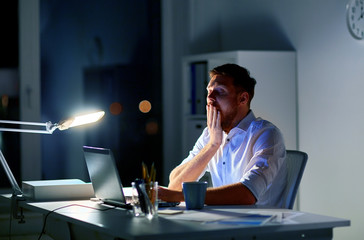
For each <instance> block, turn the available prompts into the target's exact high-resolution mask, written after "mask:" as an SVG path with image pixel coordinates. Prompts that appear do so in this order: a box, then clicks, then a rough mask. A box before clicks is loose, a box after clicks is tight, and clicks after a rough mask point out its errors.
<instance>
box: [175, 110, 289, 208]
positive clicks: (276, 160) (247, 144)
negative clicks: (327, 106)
mask: <svg viewBox="0 0 364 240" xmlns="http://www.w3.org/2000/svg"><path fill="white" fill-rule="evenodd" d="M209 139H210V136H209V132H208V128H205V129H204V131H203V133H202V134H201V136H200V137H199V139H198V140H197V142H196V144H195V146H194V147H193V149H192V151H190V153H189V156H188V157H187V158H186V159H185V160H183V162H182V163H181V164H184V163H186V162H187V161H190V160H191V159H192V158H193V157H194V156H196V155H197V154H198V153H199V151H201V149H202V148H203V147H204V146H205V145H206V144H207V143H208V142H209ZM285 156H286V149H285V145H284V140H283V137H282V134H281V132H280V130H279V129H278V128H277V127H276V126H274V125H273V124H272V123H270V122H268V121H266V120H263V119H261V118H256V117H255V116H254V113H253V112H252V111H250V112H249V113H248V115H247V116H246V117H245V118H244V119H243V120H242V121H241V122H240V123H239V124H238V125H237V126H236V127H235V128H233V129H231V131H230V132H229V134H226V133H225V132H224V133H223V141H222V144H221V146H220V148H219V149H218V151H217V152H216V154H215V155H214V157H213V158H212V159H211V160H210V162H209V163H208V165H207V167H206V169H205V171H209V172H210V173H211V179H212V184H213V186H214V187H219V186H223V185H228V184H232V183H237V182H241V183H242V184H244V185H245V186H246V187H247V188H248V189H249V190H250V191H251V192H252V193H253V195H254V196H255V198H256V199H257V203H256V204H257V205H266V206H276V207H280V206H281V205H282V201H283V199H282V194H283V191H284V189H285V187H286V178H287V169H286V164H285ZM204 173H205V172H203V173H202V174H201V176H200V177H202V176H203V175H204Z"/></svg>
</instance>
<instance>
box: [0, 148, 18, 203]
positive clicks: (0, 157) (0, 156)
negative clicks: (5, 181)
mask: <svg viewBox="0 0 364 240" xmlns="http://www.w3.org/2000/svg"><path fill="white" fill-rule="evenodd" d="M0 162H1V165H2V166H3V168H4V170H5V173H6V175H7V176H8V178H9V180H10V183H11V186H12V187H13V195H15V196H18V195H23V192H22V190H21V189H20V187H19V185H18V183H17V182H16V181H15V178H14V175H13V173H12V172H11V170H10V167H9V165H8V163H7V162H6V160H5V157H4V155H3V153H2V152H1V150H0Z"/></svg>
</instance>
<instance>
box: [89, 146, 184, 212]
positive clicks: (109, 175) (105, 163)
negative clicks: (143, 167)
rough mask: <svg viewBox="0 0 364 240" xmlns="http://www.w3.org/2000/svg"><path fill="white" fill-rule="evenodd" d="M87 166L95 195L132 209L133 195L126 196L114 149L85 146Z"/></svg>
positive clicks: (166, 204) (171, 204)
mask: <svg viewBox="0 0 364 240" xmlns="http://www.w3.org/2000/svg"><path fill="white" fill-rule="evenodd" d="M83 152H84V155H85V161H86V166H87V169H88V173H89V176H90V179H91V182H92V186H93V188H94V192H95V196H96V198H98V199H99V200H101V201H102V202H103V203H105V204H108V205H112V206H116V207H121V208H126V209H132V206H131V204H130V202H131V195H130V196H125V195H124V191H123V185H122V183H121V181H120V177H119V173H118V171H117V168H116V164H115V159H114V156H113V154H112V151H111V150H110V149H107V148H98V147H91V146H83ZM178 204H179V202H165V201H158V207H160V208H162V207H175V206H177V205H178Z"/></svg>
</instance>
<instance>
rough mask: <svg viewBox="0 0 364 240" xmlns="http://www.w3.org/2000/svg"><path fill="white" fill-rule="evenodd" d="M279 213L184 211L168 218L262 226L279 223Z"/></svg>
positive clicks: (205, 222) (206, 222)
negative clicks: (268, 223) (274, 222)
mask: <svg viewBox="0 0 364 240" xmlns="http://www.w3.org/2000/svg"><path fill="white" fill-rule="evenodd" d="M281 216H282V214H281V213H274V214H260V213H256V212H254V213H253V212H252V213H238V212H227V211H217V210H203V211H191V210H190V211H185V212H184V213H183V214H178V215H174V216H170V217H168V219H174V220H187V221H196V222H201V223H204V224H227V225H263V224H265V223H267V222H273V221H277V220H278V221H279V220H280V219H281V218H282V217H281Z"/></svg>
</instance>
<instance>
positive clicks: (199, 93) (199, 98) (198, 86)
mask: <svg viewBox="0 0 364 240" xmlns="http://www.w3.org/2000/svg"><path fill="white" fill-rule="evenodd" d="M190 68H191V89H190V91H191V95H190V99H191V110H190V111H191V112H190V113H191V114H192V115H195V114H206V97H207V95H206V87H207V82H208V81H207V79H208V76H207V75H208V72H207V62H206V61H202V62H192V63H191V64H190Z"/></svg>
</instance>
